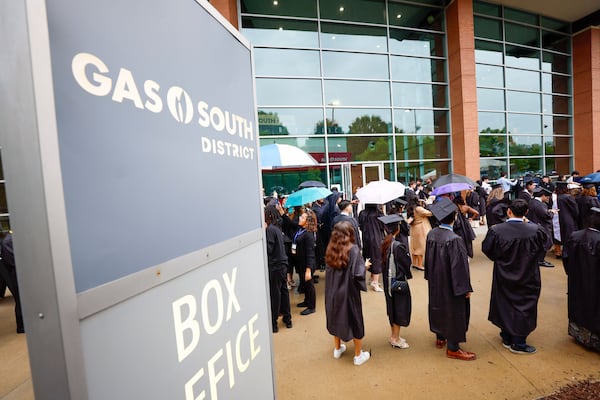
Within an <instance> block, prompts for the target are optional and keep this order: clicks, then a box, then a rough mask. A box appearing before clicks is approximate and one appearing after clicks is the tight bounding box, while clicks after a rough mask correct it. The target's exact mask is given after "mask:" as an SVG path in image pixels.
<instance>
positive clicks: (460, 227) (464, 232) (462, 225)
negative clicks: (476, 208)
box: [453, 211, 476, 258]
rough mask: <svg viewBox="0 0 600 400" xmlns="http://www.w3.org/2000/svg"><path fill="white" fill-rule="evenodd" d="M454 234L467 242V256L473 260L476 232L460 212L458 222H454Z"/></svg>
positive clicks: (457, 217)
mask: <svg viewBox="0 0 600 400" xmlns="http://www.w3.org/2000/svg"><path fill="white" fill-rule="evenodd" d="M453 229H454V233H456V234H457V235H458V236H460V237H461V238H462V239H463V240H464V241H465V247H466V249H467V255H468V256H469V257H471V258H473V240H475V237H476V236H475V231H474V230H473V227H472V226H471V223H470V222H469V220H468V219H467V217H465V216H464V215H463V214H462V213H461V212H460V211H457V215H456V221H454V226H453Z"/></svg>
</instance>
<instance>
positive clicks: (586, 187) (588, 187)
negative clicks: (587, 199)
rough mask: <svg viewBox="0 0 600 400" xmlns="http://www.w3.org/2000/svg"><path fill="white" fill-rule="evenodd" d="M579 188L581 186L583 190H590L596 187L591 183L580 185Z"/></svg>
mask: <svg viewBox="0 0 600 400" xmlns="http://www.w3.org/2000/svg"><path fill="white" fill-rule="evenodd" d="M580 183H581V182H580ZM581 186H583V188H584V189H591V188H593V187H596V185H595V184H593V183H582V184H581Z"/></svg>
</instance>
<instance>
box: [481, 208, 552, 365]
mask: <svg viewBox="0 0 600 400" xmlns="http://www.w3.org/2000/svg"><path fill="white" fill-rule="evenodd" d="M527 211H528V205H527V202H526V201H525V200H522V199H516V200H514V201H513V202H512V203H511V205H510V206H509V208H508V210H507V214H508V217H509V218H508V220H507V221H506V222H504V223H501V224H498V225H494V226H493V227H491V228H490V229H489V230H488V232H487V235H486V236H485V239H484V240H483V243H482V250H483V253H484V254H485V255H486V256H488V258H489V259H490V260H492V261H494V272H493V277H492V293H491V296H490V311H489V315H488V319H489V320H490V321H491V322H492V323H493V324H494V325H496V326H497V327H499V328H500V336H501V337H502V345H503V346H504V347H506V348H507V349H509V350H510V351H511V352H513V353H517V354H533V353H535V352H536V348H535V347H533V346H530V345H528V344H527V336H528V335H529V334H530V333H531V332H533V330H534V329H535V328H536V324H537V304H538V300H539V297H540V291H541V284H542V282H541V278H540V268H539V265H538V261H539V260H541V259H543V257H544V254H545V253H546V250H545V249H546V243H547V240H548V234H547V233H546V231H545V230H544V228H542V227H541V226H539V225H538V224H534V223H532V222H526V220H525V219H524V217H525V214H527Z"/></svg>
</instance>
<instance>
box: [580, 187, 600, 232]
mask: <svg viewBox="0 0 600 400" xmlns="http://www.w3.org/2000/svg"><path fill="white" fill-rule="evenodd" d="M575 200H576V202H577V208H578V211H579V222H578V224H577V225H578V226H579V229H585V228H587V227H589V226H590V215H591V214H592V212H593V211H591V208H592V207H597V208H600V201H599V200H598V194H597V193H596V187H595V186H594V184H593V183H586V184H584V185H583V190H582V191H581V194H580V195H579V196H578V197H577V198H576V199H575Z"/></svg>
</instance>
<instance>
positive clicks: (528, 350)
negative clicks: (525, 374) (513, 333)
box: [509, 343, 537, 354]
mask: <svg viewBox="0 0 600 400" xmlns="http://www.w3.org/2000/svg"><path fill="white" fill-rule="evenodd" d="M509 350H510V351H511V352H513V353H515V354H534V353H535V352H536V351H537V349H536V348H535V347H533V346H530V345H528V344H527V343H525V344H511V345H510V349H509Z"/></svg>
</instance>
